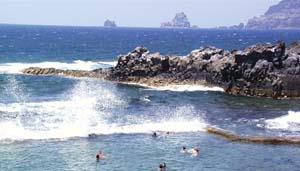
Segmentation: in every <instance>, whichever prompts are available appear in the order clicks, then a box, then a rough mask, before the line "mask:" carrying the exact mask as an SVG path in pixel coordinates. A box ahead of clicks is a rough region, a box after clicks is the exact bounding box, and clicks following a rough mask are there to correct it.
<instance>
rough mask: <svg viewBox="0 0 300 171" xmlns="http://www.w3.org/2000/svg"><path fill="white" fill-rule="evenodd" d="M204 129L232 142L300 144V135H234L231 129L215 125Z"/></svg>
mask: <svg viewBox="0 0 300 171" xmlns="http://www.w3.org/2000/svg"><path fill="white" fill-rule="evenodd" d="M206 131H207V132H208V133H211V134H215V135H219V136H222V137H224V138H226V139H228V140H230V141H233V142H242V143H256V144H273V145H281V144H300V137H268V136H245V135H236V134H234V133H233V132H231V131H228V130H224V129H220V128H216V127H207V128H206Z"/></svg>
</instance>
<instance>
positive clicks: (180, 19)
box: [161, 12, 191, 28]
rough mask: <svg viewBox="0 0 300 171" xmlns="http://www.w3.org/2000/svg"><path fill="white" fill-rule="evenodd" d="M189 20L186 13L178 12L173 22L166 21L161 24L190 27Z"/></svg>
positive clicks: (169, 26)
mask: <svg viewBox="0 0 300 171" xmlns="http://www.w3.org/2000/svg"><path fill="white" fill-rule="evenodd" d="M190 27H191V23H190V22H189V20H188V18H187V16H186V15H185V13H183V12H181V13H177V14H176V15H175V17H174V19H173V20H172V21H171V22H165V23H162V24H161V28H190Z"/></svg>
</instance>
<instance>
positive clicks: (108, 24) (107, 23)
mask: <svg viewBox="0 0 300 171" xmlns="http://www.w3.org/2000/svg"><path fill="white" fill-rule="evenodd" d="M104 27H117V24H116V22H115V21H113V20H106V21H105V22H104Z"/></svg>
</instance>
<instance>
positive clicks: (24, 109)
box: [0, 25, 300, 171]
mask: <svg viewBox="0 0 300 171" xmlns="http://www.w3.org/2000/svg"><path fill="white" fill-rule="evenodd" d="M277 40H284V41H286V42H287V43H291V42H293V41H299V40H300V31H292V30H289V31H288V30H277V31H271V30H267V31H250V30H209V29H207V30H205V29H154V28H100V27H58V26H22V25H0V170H1V171H27V170H30V171H41V170H47V171H63V170H72V171H73V170H74V171H75V170H89V171H90V170H105V171H128V170H131V171H135V170H136V171H141V170H145V171H151V170H153V171H155V170H158V166H159V164H160V163H162V162H166V164H167V168H168V171H202V170H203V171H224V170H228V171H239V170H249V171H250V170H255V171H257V170H262V171H269V170H273V171H282V170H291V171H292V170H299V168H300V158H299V154H300V146H299V145H261V144H241V143H237V142H229V141H227V140H226V139H224V138H223V137H219V136H215V135H211V134H208V133H207V132H206V131H205V127H206V126H217V127H220V128H224V129H228V130H232V131H235V132H237V133H238V134H245V135H268V136H300V105H299V104H300V100H274V99H268V98H255V97H239V96H232V95H227V94H225V93H223V92H222V90H221V89H218V88H213V89H212V88H207V87H201V86H188V85H186V86H176V87H171V86H169V87H162V88H153V87H142V86H138V85H124V84H117V83H113V82H108V81H104V80H100V79H94V78H72V77H66V76H33V75H24V74H22V73H21V70H22V69H24V68H27V67H31V66H37V67H55V68H60V69H75V70H76V69H80V70H93V69H97V68H106V67H111V66H114V65H115V64H116V60H117V56H118V55H119V54H127V53H128V52H129V51H131V50H132V49H134V48H135V47H136V46H140V45H143V46H145V47H147V48H148V49H149V50H150V51H152V52H160V53H162V54H178V55H186V54H188V53H189V52H190V51H192V50H193V49H196V48H199V47H200V46H209V45H211V46H216V47H219V48H224V49H227V50H233V49H244V48H246V47H247V46H249V45H253V44H256V43H266V42H270V43H274V42H276V41H277ZM153 132H157V133H158V137H157V138H153V137H152V136H151V135H152V134H153ZM166 132H170V134H166ZM183 146H186V147H188V148H194V147H197V148H199V149H200V155H199V156H197V157H193V156H191V155H188V154H183V153H180V150H181V148H182V147H183ZM99 149H102V150H103V152H104V155H105V156H106V159H105V160H101V161H100V162H97V161H96V159H95V156H96V154H97V152H98V150H99Z"/></svg>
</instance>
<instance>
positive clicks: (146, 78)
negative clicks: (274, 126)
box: [23, 41, 300, 98]
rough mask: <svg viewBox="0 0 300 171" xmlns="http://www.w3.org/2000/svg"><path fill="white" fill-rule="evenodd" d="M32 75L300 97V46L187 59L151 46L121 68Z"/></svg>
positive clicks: (123, 60)
mask: <svg viewBox="0 0 300 171" xmlns="http://www.w3.org/2000/svg"><path fill="white" fill-rule="evenodd" d="M23 72H24V73H27V74H37V75H40V74H58V73H61V74H65V75H71V76H79V77H80V76H83V77H98V78H104V79H107V80H111V81H117V82H125V83H140V84H146V85H149V86H164V85H170V84H173V85H174V84H175V85H179V84H180V85H182V84H193V85H195V84H196V85H205V86H219V87H222V88H223V89H224V90H225V92H227V93H229V94H234V95H244V96H260V97H273V98H286V97H300V43H299V42H295V43H292V44H291V45H289V46H286V45H285V43H284V42H282V41H279V42H277V43H276V44H274V45H273V44H269V43H268V44H257V45H253V46H250V47H248V48H246V49H245V50H243V51H241V50H234V51H232V52H230V51H227V50H223V49H219V48H215V47H201V48H200V49H196V50H194V51H192V52H191V53H190V54H188V55H186V56H176V55H161V54H159V53H150V52H149V50H148V49H147V48H145V47H137V48H136V49H134V50H133V51H132V52H130V53H128V54H126V55H120V56H119V57H118V64H117V66H115V67H112V68H109V69H99V70H95V71H91V72H88V71H62V70H55V69H51V70H50V69H41V68H29V69H25V70H24V71H23Z"/></svg>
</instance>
